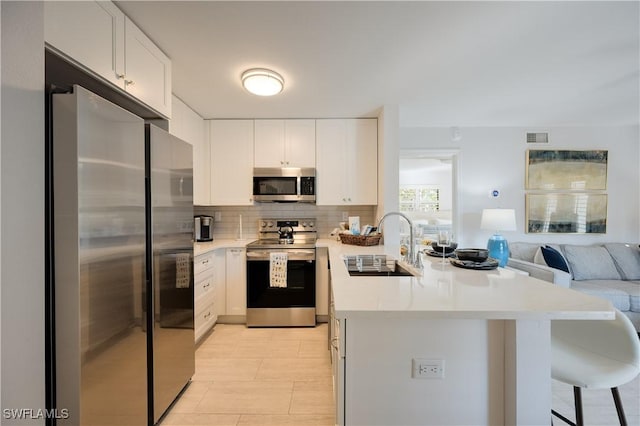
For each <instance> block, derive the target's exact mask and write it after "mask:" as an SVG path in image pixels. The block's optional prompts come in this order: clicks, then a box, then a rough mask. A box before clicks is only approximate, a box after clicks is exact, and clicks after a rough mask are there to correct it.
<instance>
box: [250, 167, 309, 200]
mask: <svg viewBox="0 0 640 426" xmlns="http://www.w3.org/2000/svg"><path fill="white" fill-rule="evenodd" d="M253 199H254V200H255V201H258V202H280V203H296V202H297V203H315V202H316V170H315V169H313V168H296V167H282V168H279V167H273V168H271V167H267V168H264V167H260V168H254V169H253Z"/></svg>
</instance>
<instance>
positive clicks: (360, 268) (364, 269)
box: [344, 254, 413, 277]
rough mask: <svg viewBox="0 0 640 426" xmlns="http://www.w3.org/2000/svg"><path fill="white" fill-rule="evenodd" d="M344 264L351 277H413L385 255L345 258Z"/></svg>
mask: <svg viewBox="0 0 640 426" xmlns="http://www.w3.org/2000/svg"><path fill="white" fill-rule="evenodd" d="M344 263H345V265H346V266H347V270H348V271H349V275H351V276H352V277H410V276H413V274H412V273H411V272H409V271H408V270H407V269H406V268H404V267H403V266H401V265H400V264H399V263H398V261H397V260H395V259H393V258H390V257H387V256H385V255H371V254H366V255H353V256H345V258H344Z"/></svg>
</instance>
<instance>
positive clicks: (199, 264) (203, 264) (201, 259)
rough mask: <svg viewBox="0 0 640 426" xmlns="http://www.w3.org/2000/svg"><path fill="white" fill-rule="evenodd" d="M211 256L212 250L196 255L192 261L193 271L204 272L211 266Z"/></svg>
mask: <svg viewBox="0 0 640 426" xmlns="http://www.w3.org/2000/svg"><path fill="white" fill-rule="evenodd" d="M213 258H214V256H213V251H210V252H208V253H204V254H201V255H200V256H197V257H196V258H195V260H194V261H193V263H194V272H195V273H196V274H198V273H200V272H204V271H206V270H208V269H211V268H213Z"/></svg>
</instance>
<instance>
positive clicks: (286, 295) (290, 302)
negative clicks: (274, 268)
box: [247, 253, 316, 308]
mask: <svg viewBox="0 0 640 426" xmlns="http://www.w3.org/2000/svg"><path fill="white" fill-rule="evenodd" d="M247 254H249V253H247ZM269 265H270V261H269V257H268V256H267V257H266V258H262V259H258V258H254V259H252V258H251V257H249V256H247V307H248V308H298V307H315V305H316V267H315V256H314V258H313V259H304V260H292V259H289V260H288V261H287V286H286V287H271V286H270V272H269Z"/></svg>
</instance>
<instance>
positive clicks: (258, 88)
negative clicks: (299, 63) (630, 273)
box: [242, 68, 284, 96]
mask: <svg viewBox="0 0 640 426" xmlns="http://www.w3.org/2000/svg"><path fill="white" fill-rule="evenodd" d="M242 85H243V86H244V88H245V89H247V91H249V92H250V93H253V94H254V95H258V96H273V95H277V94H278V93H280V92H281V91H282V88H283V87H284V78H282V76H281V75H280V74H278V73H277V72H275V71H271V70H268V69H266V68H252V69H250V70H246V71H245V72H243V73H242Z"/></svg>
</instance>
